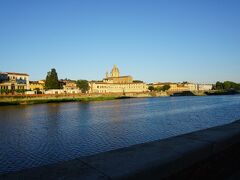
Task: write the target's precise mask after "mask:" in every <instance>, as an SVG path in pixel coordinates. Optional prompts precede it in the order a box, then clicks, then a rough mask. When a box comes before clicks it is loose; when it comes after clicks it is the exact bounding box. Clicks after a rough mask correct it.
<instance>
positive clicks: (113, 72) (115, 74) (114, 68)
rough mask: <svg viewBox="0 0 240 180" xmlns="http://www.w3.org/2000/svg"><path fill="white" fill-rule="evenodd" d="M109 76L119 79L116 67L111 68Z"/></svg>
mask: <svg viewBox="0 0 240 180" xmlns="http://www.w3.org/2000/svg"><path fill="white" fill-rule="evenodd" d="M111 76H112V77H119V76H120V71H119V69H118V67H117V66H116V65H114V66H113V69H112V71H111Z"/></svg>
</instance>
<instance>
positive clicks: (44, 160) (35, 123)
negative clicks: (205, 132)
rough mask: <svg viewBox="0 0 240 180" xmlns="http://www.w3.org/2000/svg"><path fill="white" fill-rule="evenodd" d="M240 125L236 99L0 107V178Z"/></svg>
mask: <svg viewBox="0 0 240 180" xmlns="http://www.w3.org/2000/svg"><path fill="white" fill-rule="evenodd" d="M238 119H240V96H238V95H236V96H206V97H162V98H136V99H123V100H113V101H104V102H89V103H76V102H74V103H58V104H55V103H52V104H41V105H30V106H24V105H23V106H2V107H0V173H5V172H11V171H17V170H21V169H25V168H30V167H36V166H41V165H45V164H50V163H55V162H59V161H64V160H70V159H74V158H76V157H80V156H87V155H92V154H96V153H99V152H104V151H109V150H113V149H118V148H122V147H127V146H130V145H134V144H139V143H144V142H149V141H154V140H158V139H164V138H168V137H172V136H177V135H180V134H185V133H189V132H193V131H196V130H200V129H205V128H209V127H213V126H217V125H222V124H226V123H230V122H233V121H235V120H238Z"/></svg>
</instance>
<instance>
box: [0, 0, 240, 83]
mask: <svg viewBox="0 0 240 180" xmlns="http://www.w3.org/2000/svg"><path fill="white" fill-rule="evenodd" d="M114 64H116V65H118V67H119V68H120V71H121V74H122V75H132V76H133V77H134V78H135V79H141V80H144V81H146V82H156V81H176V82H179V81H192V82H201V83H204V82H206V83H209V82H215V81H217V80H220V81H224V80H232V81H237V82H240V74H239V70H240V1H239V0H181V1H180V0H0V71H15V72H27V73H29V74H30V76H31V77H30V78H31V79H32V80H38V79H43V78H45V76H46V73H47V71H49V70H50V69H51V68H53V67H54V68H56V69H57V71H58V74H59V78H72V79H88V80H92V79H102V78H103V76H104V75H105V72H106V71H107V70H111V68H112V66H113V65H114Z"/></svg>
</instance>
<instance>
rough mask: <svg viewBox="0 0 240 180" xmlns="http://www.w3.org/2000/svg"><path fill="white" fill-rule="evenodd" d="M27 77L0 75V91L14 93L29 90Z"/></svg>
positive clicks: (9, 73) (8, 74)
mask: <svg viewBox="0 0 240 180" xmlns="http://www.w3.org/2000/svg"><path fill="white" fill-rule="evenodd" d="M29 88H30V87H29V75H28V74H26V73H15V72H6V73H0V89H3V90H9V91H16V90H29Z"/></svg>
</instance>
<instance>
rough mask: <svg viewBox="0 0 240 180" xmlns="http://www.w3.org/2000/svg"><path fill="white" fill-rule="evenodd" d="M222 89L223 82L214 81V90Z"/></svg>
mask: <svg viewBox="0 0 240 180" xmlns="http://www.w3.org/2000/svg"><path fill="white" fill-rule="evenodd" d="M222 89H223V83H222V82H219V81H218V82H217V83H216V90H222Z"/></svg>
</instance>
